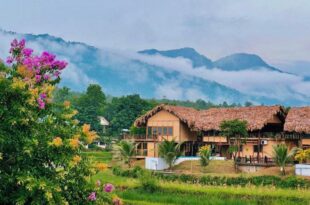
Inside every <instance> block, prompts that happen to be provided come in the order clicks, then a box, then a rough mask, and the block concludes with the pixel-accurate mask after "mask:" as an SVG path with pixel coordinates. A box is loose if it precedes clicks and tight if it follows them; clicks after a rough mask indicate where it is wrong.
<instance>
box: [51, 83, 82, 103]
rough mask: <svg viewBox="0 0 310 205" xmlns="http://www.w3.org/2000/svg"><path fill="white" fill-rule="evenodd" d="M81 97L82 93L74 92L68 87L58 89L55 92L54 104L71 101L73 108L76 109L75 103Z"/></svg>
mask: <svg viewBox="0 0 310 205" xmlns="http://www.w3.org/2000/svg"><path fill="white" fill-rule="evenodd" d="M80 95H81V94H80V93H78V92H73V91H71V90H70V88H68V87H62V88H56V89H55V90H54V92H53V102H54V103H64V102H65V101H70V102H72V105H73V107H75V102H76V101H77V99H78V97H79V96H80Z"/></svg>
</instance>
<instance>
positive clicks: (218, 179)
mask: <svg viewBox="0 0 310 205" xmlns="http://www.w3.org/2000/svg"><path fill="white" fill-rule="evenodd" d="M138 173H140V172H138ZM113 174H114V175H116V176H122V177H132V178H137V177H138V176H139V174H137V171H135V170H134V169H132V170H130V169H126V170H123V169H121V168H119V167H117V168H114V169H113ZM152 174H153V176H154V177H156V178H158V179H160V180H163V181H171V182H183V183H187V184H201V185H208V186H223V185H228V186H243V187H244V186H249V185H253V186H274V187H278V188H294V189H297V188H310V181H309V180H307V179H303V178H299V177H295V176H291V177H286V178H283V177H278V176H268V175H267V176H251V177H244V176H239V177H226V176H211V175H204V176H196V175H188V174H181V175H179V174H171V173H169V174H167V173H162V172H154V173H152Z"/></svg>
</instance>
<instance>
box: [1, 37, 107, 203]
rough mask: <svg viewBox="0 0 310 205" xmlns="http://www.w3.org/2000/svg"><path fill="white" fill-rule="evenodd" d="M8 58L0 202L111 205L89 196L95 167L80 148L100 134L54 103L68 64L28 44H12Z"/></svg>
mask: <svg viewBox="0 0 310 205" xmlns="http://www.w3.org/2000/svg"><path fill="white" fill-rule="evenodd" d="M10 54H11V55H10V57H8V58H7V64H8V65H5V64H4V63H3V62H1V61H0V121H1V123H0V182H1V183H0V204H104V203H112V201H113V199H112V196H110V197H109V196H104V197H103V198H100V197H99V195H98V197H96V194H95V197H94V194H93V195H92V197H89V195H90V194H92V193H95V192H94V190H95V189H96V186H95V184H93V183H91V181H90V179H91V175H93V174H94V173H96V169H95V167H96V166H93V165H91V162H90V161H89V160H88V159H87V157H86V156H82V155H81V146H82V144H89V143H91V142H92V141H93V140H94V139H95V138H96V133H95V132H93V131H90V127H89V126H87V125H85V126H83V128H82V127H80V126H78V122H77V121H76V120H74V119H73V116H74V115H75V114H77V111H75V110H74V109H73V108H71V106H70V103H69V102H65V103H64V104H55V103H53V102H52V91H53V89H54V86H55V85H57V83H59V81H60V74H61V71H62V70H63V69H65V68H66V66H67V63H66V62H65V61H60V60H57V59H56V56H55V55H53V54H50V53H48V52H43V53H42V54H41V55H34V54H33V51H32V49H29V48H26V45H25V40H21V41H17V40H14V41H13V42H12V43H11V49H10ZM100 167H103V165H101V166H100Z"/></svg>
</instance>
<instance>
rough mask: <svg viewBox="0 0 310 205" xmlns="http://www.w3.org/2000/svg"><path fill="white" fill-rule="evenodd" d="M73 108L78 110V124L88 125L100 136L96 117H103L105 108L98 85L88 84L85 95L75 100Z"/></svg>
mask: <svg viewBox="0 0 310 205" xmlns="http://www.w3.org/2000/svg"><path fill="white" fill-rule="evenodd" d="M74 106H75V107H76V109H77V110H78V114H77V116H76V118H77V119H78V120H79V121H80V124H84V123H88V124H90V125H91V126H92V127H93V129H94V130H96V131H97V132H98V133H99V134H100V132H102V125H100V122H99V118H98V116H100V115H103V108H104V106H105V94H104V93H103V92H102V90H101V87H100V85H96V84H90V85H89V86H88V87H87V91H86V93H83V94H82V95H81V96H80V97H79V98H78V99H77V101H76V103H75V105H74ZM100 135H101V134H100Z"/></svg>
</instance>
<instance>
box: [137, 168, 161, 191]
mask: <svg viewBox="0 0 310 205" xmlns="http://www.w3.org/2000/svg"><path fill="white" fill-rule="evenodd" d="M139 182H140V185H141V188H142V190H143V191H146V192H154V191H156V190H157V189H158V182H157V178H156V177H154V176H153V175H152V173H151V172H150V171H146V170H145V171H142V172H140V173H139Z"/></svg>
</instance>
